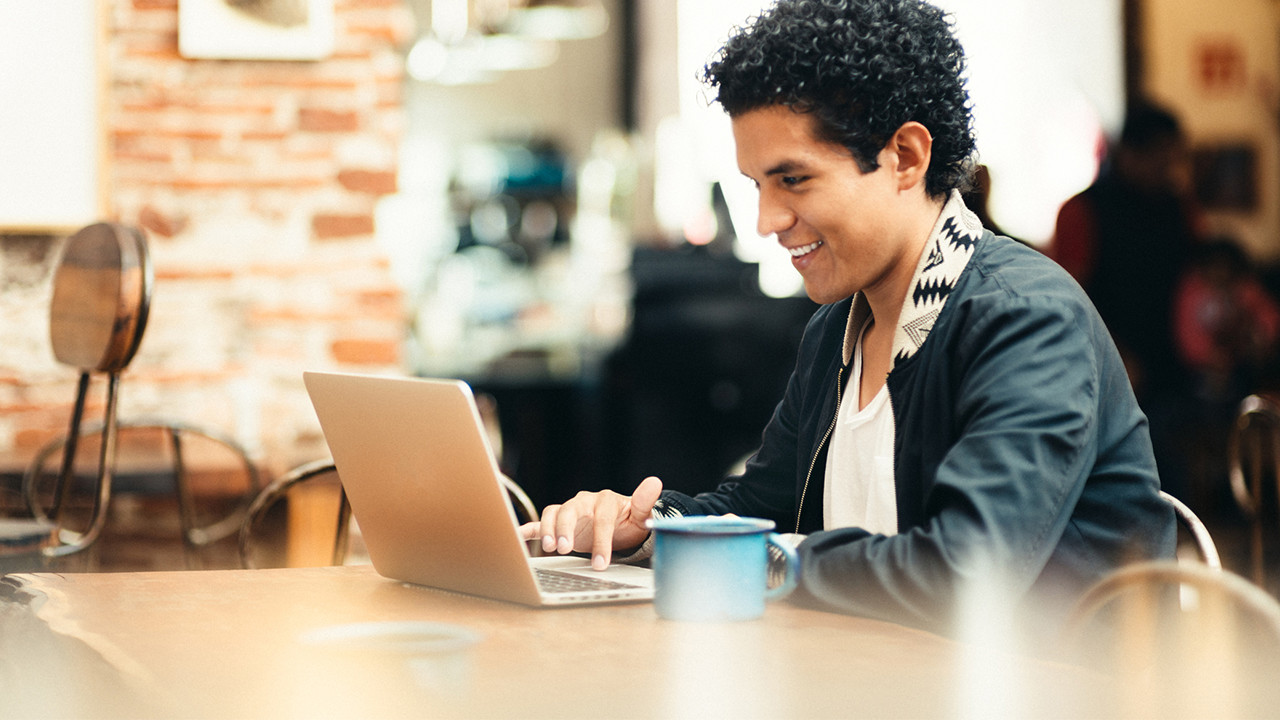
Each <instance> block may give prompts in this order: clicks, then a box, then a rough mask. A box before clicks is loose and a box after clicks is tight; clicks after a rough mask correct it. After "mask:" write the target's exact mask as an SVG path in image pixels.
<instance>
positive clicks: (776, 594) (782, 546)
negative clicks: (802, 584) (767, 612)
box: [764, 533, 800, 601]
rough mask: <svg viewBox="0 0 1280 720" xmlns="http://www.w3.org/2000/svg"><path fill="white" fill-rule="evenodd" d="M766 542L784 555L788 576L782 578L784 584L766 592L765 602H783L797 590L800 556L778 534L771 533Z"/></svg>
mask: <svg viewBox="0 0 1280 720" xmlns="http://www.w3.org/2000/svg"><path fill="white" fill-rule="evenodd" d="M765 542H767V543H768V544H770V545H772V546H774V547H775V548H777V549H778V551H779V552H781V553H782V557H783V558H784V559H785V560H786V562H785V563H784V564H785V565H786V567H787V572H786V575H784V576H783V578H782V584H781V585H779V586H778V587H775V588H769V589H768V590H765V592H764V599H765V600H770V601H772V600H781V599H782V598H784V597H786V596H788V595H790V594H791V591H792V590H795V589H796V581H797V576H798V575H799V573H800V555H799V554H798V553H796V550H795V548H793V547H791V544H790V543H788V542H784V541H783V540H782V539H781V538H780V537H778V533H769V534H768V535H766V536H765Z"/></svg>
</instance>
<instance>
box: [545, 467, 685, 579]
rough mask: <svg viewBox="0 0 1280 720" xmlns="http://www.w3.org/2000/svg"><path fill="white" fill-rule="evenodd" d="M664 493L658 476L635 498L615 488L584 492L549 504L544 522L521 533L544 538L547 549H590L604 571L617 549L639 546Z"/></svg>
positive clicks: (649, 479)
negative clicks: (654, 507) (554, 503)
mask: <svg viewBox="0 0 1280 720" xmlns="http://www.w3.org/2000/svg"><path fill="white" fill-rule="evenodd" d="M661 493H662V481H661V480H659V479H658V478H656V477H647V478H645V479H644V480H643V481H642V482H641V483H640V485H639V486H638V487H636V491H635V492H634V493H633V494H632V495H631V497H627V496H626V495H619V494H618V493H616V492H613V491H612V490H602V491H600V492H594V493H593V492H580V493H578V494H577V495H575V496H574V497H573V499H572V500H569V501H568V502H566V503H564V504H562V505H548V506H547V507H546V509H544V510H543V511H542V521H541V522H531V523H525V524H524V525H522V526H520V536H521V537H522V538H524V539H525V540H537V539H539V538H541V539H542V549H543V550H544V551H546V552H558V553H560V554H561V555H565V554H567V553H570V552H587V551H590V552H591V567H592V568H594V569H596V570H604V569H605V568H607V567H609V560H610V558H611V557H612V556H613V549H614V548H633V547H636V546H637V545H640V544H641V543H643V542H644V540H645V538H646V537H648V536H649V529H648V528H646V527H645V526H644V523H645V521H646V520H648V519H649V517H650V515H652V514H653V504H654V503H656V502H657V501H658V495H659V494H661Z"/></svg>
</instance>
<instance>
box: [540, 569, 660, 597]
mask: <svg viewBox="0 0 1280 720" xmlns="http://www.w3.org/2000/svg"><path fill="white" fill-rule="evenodd" d="M534 574H535V575H536V576H537V578H538V587H539V588H540V589H541V590H542V591H543V592H547V593H568V592H582V591H584V590H626V589H628V588H634V587H636V586H635V585H629V584H627V583H620V582H614V581H613V580H605V579H603V578H593V577H587V576H584V575H575V574H573V573H567V572H560V571H559V570H548V569H546V568H534Z"/></svg>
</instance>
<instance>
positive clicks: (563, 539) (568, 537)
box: [544, 502, 578, 555]
mask: <svg viewBox="0 0 1280 720" xmlns="http://www.w3.org/2000/svg"><path fill="white" fill-rule="evenodd" d="M577 524H578V506H577V504H576V503H572V502H571V503H566V504H564V505H561V506H560V511H559V512H557V513H556V518H555V536H554V537H555V547H554V548H552V549H553V550H555V551H556V552H558V553H560V554H561V555H568V554H569V553H571V552H573V536H574V531H575V530H576V529H577ZM544 542H545V540H544Z"/></svg>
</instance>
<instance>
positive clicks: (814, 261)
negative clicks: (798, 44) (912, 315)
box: [733, 105, 918, 303]
mask: <svg viewBox="0 0 1280 720" xmlns="http://www.w3.org/2000/svg"><path fill="white" fill-rule="evenodd" d="M813 123H814V119H813V117H812V116H811V115H809V114H804V113H797V112H795V111H793V110H791V109H790V108H788V107H785V106H781V105H773V106H767V107H763V108H759V109H756V110H752V111H750V112H746V113H742V114H741V115H738V116H737V117H735V118H733V137H734V142H735V143H736V145H737V152H738V168H739V169H740V170H741V171H742V173H743V174H744V175H746V176H747V177H748V178H750V179H751V180H752V181H754V182H755V184H756V186H757V188H758V189H759V190H760V217H759V221H758V225H757V230H758V231H759V233H760V235H762V236H767V235H771V234H776V235H777V237H778V242H779V243H780V244H781V245H782V246H783V248H785V249H786V250H787V251H788V252H789V253H791V264H792V265H793V266H794V267H795V268H796V270H797V271H799V272H800V275H801V276H802V277H803V278H804V287H805V292H807V293H808V294H809V297H810V298H811V299H813V300H814V302H818V303H832V302H837V301H839V300H842V299H844V298H846V297H849V296H850V295H852V294H853V293H855V292H858V291H868V290H871V289H873V288H874V287H875V286H876V285H877V284H880V283H885V282H887V279H888V278H889V277H891V276H896V275H899V274H900V273H901V272H902V271H903V270H904V267H903V264H904V263H908V262H909V263H911V267H910V268H905V271H906V272H908V273H910V272H914V270H915V267H914V263H915V261H916V258H917V255H918V248H915V250H916V253H915V254H911V253H910V252H909V250H910V249H909V248H908V244H909V240H910V239H911V238H909V237H907V236H906V235H905V234H904V233H903V232H902V229H901V228H902V221H903V217H902V216H901V215H896V212H897V211H900V206H899V204H900V202H901V194H900V193H899V191H898V184H897V180H896V177H895V175H894V170H893V168H894V167H896V162H895V157H894V156H893V153H891V152H890V151H889V150H882V151H881V152H880V156H879V158H878V159H879V160H880V167H879V168H878V169H876V170H874V171H872V172H869V173H864V172H862V171H861V170H860V169H859V168H858V164H857V162H856V161H855V160H854V159H853V156H852V155H851V154H850V153H849V151H848V150H847V149H846V148H844V147H843V146H841V145H838V144H834V143H830V142H825V141H822V140H819V139H817V137H815V134H814V132H813V130H814V124H813ZM908 255H910V257H908Z"/></svg>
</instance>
